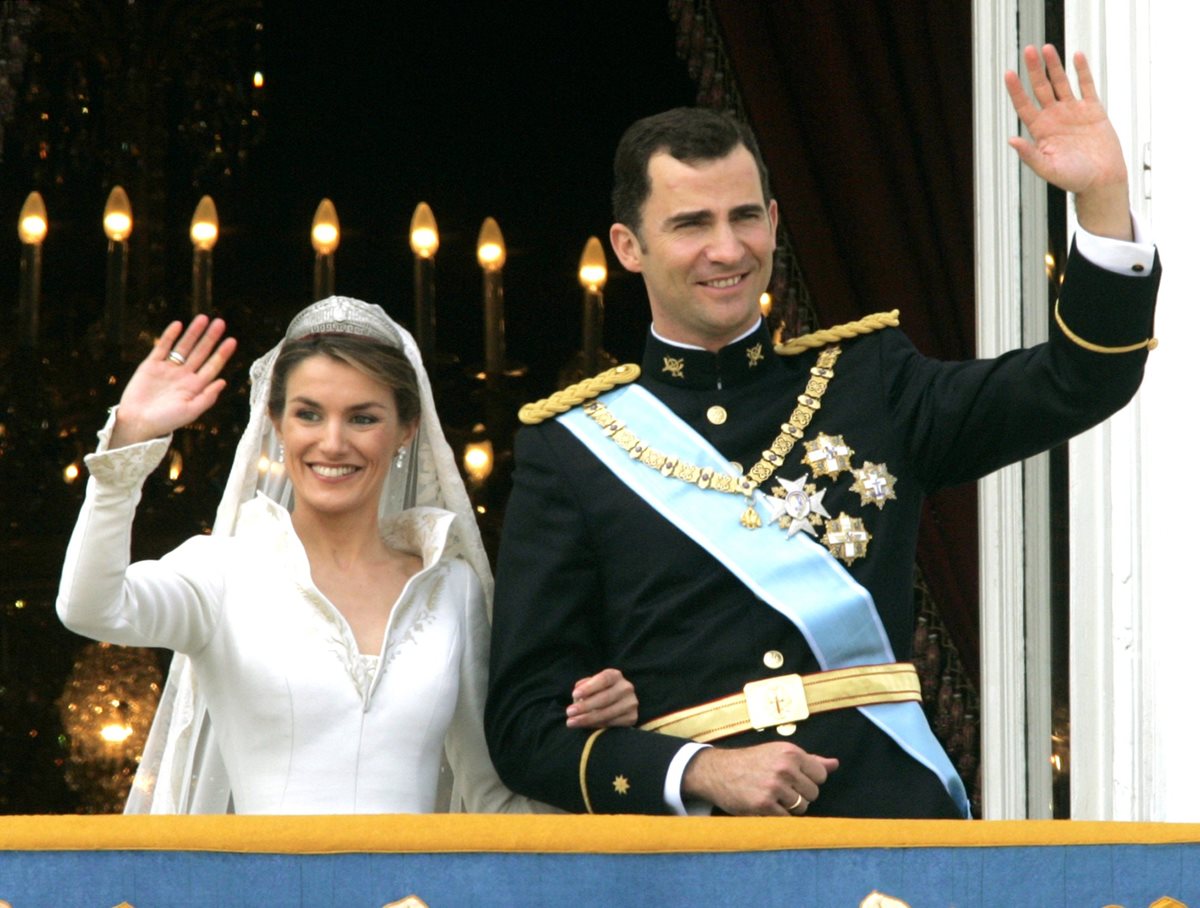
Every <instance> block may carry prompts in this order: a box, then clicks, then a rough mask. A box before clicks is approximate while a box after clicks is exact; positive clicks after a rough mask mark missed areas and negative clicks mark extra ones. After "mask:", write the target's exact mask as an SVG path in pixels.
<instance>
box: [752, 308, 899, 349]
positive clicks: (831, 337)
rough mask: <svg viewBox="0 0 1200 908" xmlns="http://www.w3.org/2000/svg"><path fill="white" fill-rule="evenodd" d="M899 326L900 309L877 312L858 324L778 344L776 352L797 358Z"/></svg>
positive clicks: (837, 326) (826, 329)
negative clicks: (800, 355)
mask: <svg viewBox="0 0 1200 908" xmlns="http://www.w3.org/2000/svg"><path fill="white" fill-rule="evenodd" d="M899 326H900V310H899V309H893V310H892V311H891V312H876V313H874V314H873V315H868V316H864V317H863V318H860V319H859V320H858V321H856V322H847V323H846V324H844V325H835V326H834V327H832V328H823V329H822V330H820V331H813V332H812V333H811V334H801V335H800V336H799V337H793V338H792V339H791V340H788V341H784V342H783V343H782V344H776V345H775V352H776V353H778V354H779V355H780V356H795V355H796V354H798V353H803V352H804V351H805V350H813V349H815V348H817V347H824V346H825V345H826V344H833V343H837V342H838V341H844V340H849V339H850V338H852V337H858V336H859V335H861V334H871V333H872V332H875V331H882V330H883V329H884V328H898V327H899Z"/></svg>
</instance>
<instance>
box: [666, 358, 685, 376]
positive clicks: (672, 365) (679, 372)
mask: <svg viewBox="0 0 1200 908" xmlns="http://www.w3.org/2000/svg"><path fill="white" fill-rule="evenodd" d="M662 370H663V371H664V372H666V373H667V374H668V375H670V376H672V377H673V378H683V357H682V356H664V357H663V367H662Z"/></svg>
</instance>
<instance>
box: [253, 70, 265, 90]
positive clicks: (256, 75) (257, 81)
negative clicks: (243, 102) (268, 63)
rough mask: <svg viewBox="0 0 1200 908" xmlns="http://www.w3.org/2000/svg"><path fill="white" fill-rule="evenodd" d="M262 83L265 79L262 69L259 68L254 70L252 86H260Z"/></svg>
mask: <svg viewBox="0 0 1200 908" xmlns="http://www.w3.org/2000/svg"><path fill="white" fill-rule="evenodd" d="M264 84H266V80H265V79H264V78H263V74H262V71H261V70H258V71H256V72H255V73H254V87H255V88H262V87H263V85H264Z"/></svg>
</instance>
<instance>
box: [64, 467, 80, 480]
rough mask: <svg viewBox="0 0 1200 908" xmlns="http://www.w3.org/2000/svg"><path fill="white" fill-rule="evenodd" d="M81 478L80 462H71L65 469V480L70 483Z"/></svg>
mask: <svg viewBox="0 0 1200 908" xmlns="http://www.w3.org/2000/svg"><path fill="white" fill-rule="evenodd" d="M78 478H79V464H77V463H69V464H67V465H66V467H65V468H64V469H63V482H65V483H66V484H67V485H70V484H71V483H73V482H74V481H75V480H77V479H78Z"/></svg>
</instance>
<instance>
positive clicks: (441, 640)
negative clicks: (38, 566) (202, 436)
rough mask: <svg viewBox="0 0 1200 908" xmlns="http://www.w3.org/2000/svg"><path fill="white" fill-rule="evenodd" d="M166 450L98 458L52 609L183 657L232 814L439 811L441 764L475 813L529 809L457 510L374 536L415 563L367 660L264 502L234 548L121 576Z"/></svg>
mask: <svg viewBox="0 0 1200 908" xmlns="http://www.w3.org/2000/svg"><path fill="white" fill-rule="evenodd" d="M165 447H166V445H165V440H158V441H154V442H148V443H145V444H142V445H134V446H130V448H122V449H119V450H116V451H112V452H104V453H99V454H95V455H90V457H89V467H90V469H91V471H92V478H91V479H90V480H89V488H88V493H87V498H86V501H85V504H84V507H83V511H82V513H81V515H80V518H79V522H78V524H77V526H76V530H75V534H74V535H73V537H72V541H71V545H70V547H69V550H68V554H67V563H66V568H65V570H64V575H63V585H62V588H61V590H60V596H59V603H58V608H59V614H60V616H61V617H62V618H63V620H64V623H66V624H67V625H68V626H69V627H71V628H72V629H74V630H76V631H78V632H80V633H83V634H87V635H88V636H92V637H96V638H98V639H103V640H107V641H110V642H113V643H119V644H124V645H133V646H160V647H167V648H170V649H174V650H176V651H178V652H182V653H186V654H187V655H189V656H190V657H191V658H192V660H193V661H194V664H195V670H196V677H197V682H198V685H199V688H200V689H201V690H202V691H203V693H204V695H205V698H206V701H207V704H208V709H209V713H210V716H211V721H212V729H213V733H214V734H215V735H216V738H217V743H218V747H219V750H220V752H221V756H222V758H223V761H224V763H225V767H226V769H227V771H228V774H229V779H230V782H231V786H232V798H233V806H234V810H235V812H237V813H257V814H300V813H408V812H427V811H432V810H434V809H435V802H436V796H437V790H438V783H439V773H440V770H441V766H442V763H443V753H444V754H445V756H446V758H447V759H448V761H449V764H450V766H451V768H452V769H453V771H454V773H455V778H456V781H457V783H458V785H459V786H460V789H461V790H462V791H463V792H464V794H465V799H466V801H465V807H466V808H467V809H469V810H504V809H528V804H527V802H525V800H524V799H517V798H515V797H514V796H513V795H512V794H511V793H510V792H509V791H508V790H507V789H505V788H504V787H503V785H502V784H501V783H500V781H499V779H498V777H497V776H496V774H495V770H494V769H493V768H492V765H491V762H490V759H489V758H488V755H487V749H486V746H485V744H484V740H483V735H482V727H481V725H482V712H483V697H484V689H485V686H486V677H487V655H488V648H487V647H488V633H489V629H488V622H487V616H486V612H485V607H484V603H483V595H482V592H481V590H480V585H479V581H478V579H477V578H476V576H475V574H474V572H473V571H472V570H471V568H470V567H469V566H468V565H467V564H466V562H465V561H463V560H461V559H458V558H454V557H450V556H449V555H448V554H447V553H446V551H445V547H446V542H447V535H448V531H449V527H450V524H451V522H452V521H453V519H454V516H453V515H452V514H451V513H450V512H447V511H442V510H439V509H435V508H414V509H412V510H409V511H406V512H404V514H403V515H402V516H401V517H400V518H398V519H397V520H396V521H395V522H394V523H393V524H392V525H390V526H387V527H385V528H383V531H384V539H385V540H386V541H387V542H388V544H389V545H391V546H393V547H395V548H399V549H402V550H404V551H408V552H413V553H417V554H419V555H421V557H422V558H423V561H424V567H423V569H422V570H421V571H420V572H419V573H418V574H416V575H415V576H414V577H413V578H412V579H411V580H410V581H409V583H408V584H407V586H406V587H405V589H404V591H403V592H402V593H401V595H400V597H399V598H398V599H397V600H396V602H395V603H394V605H393V606H392V610H391V614H390V617H389V619H388V623H387V627H386V631H385V635H384V639H383V642H382V645H381V647H380V653H379V654H378V655H377V656H376V655H369V654H368V655H364V654H362V653H360V652H359V650H358V646H357V643H356V641H355V638H354V634H353V632H352V631H351V628H350V625H349V623H348V622H347V621H346V620H345V618H343V616H342V615H341V613H340V612H338V610H337V609H336V608H335V607H334V606H333V604H332V603H331V602H330V601H329V600H328V599H327V598H326V597H325V596H324V595H323V594H322V593H321V592H320V591H319V590H318V589H317V588H316V586H315V585H314V583H313V581H312V578H311V572H310V570H309V565H308V560H307V557H306V554H305V551H304V548H303V546H302V544H301V543H300V540H299V538H298V537H297V536H296V534H295V532H294V531H293V529H292V525H291V518H290V515H289V513H288V512H287V511H286V510H285V509H284V508H282V507H280V506H279V505H277V504H275V503H274V502H272V501H270V500H269V499H266V498H262V497H260V498H258V499H256V500H254V501H252V502H249V503H247V504H246V505H244V506H243V507H242V509H241V512H240V514H239V518H238V525H237V529H236V532H235V535H233V536H228V537H221V538H216V537H210V536H199V537H195V538H193V539H190V540H188V541H187V542H185V543H184V544H183V545H181V546H180V547H179V548H177V549H175V550H174V551H173V552H171V553H169V554H168V555H167V556H165V557H164V558H162V559H161V560H159V561H145V562H138V563H135V564H132V565H128V566H127V561H126V560H125V559H126V558H127V553H128V548H129V534H130V524H131V522H132V518H133V513H134V509H135V507H136V504H137V500H138V498H139V497H140V487H141V483H142V481H143V480H144V477H145V476H146V475H147V474H148V472H149V470H150V469H153V467H154V465H155V464H156V463H157V462H158V460H159V458H160V457H161V454H162V451H164V450H165ZM118 553H126V554H125V555H124V556H123V557H122V556H119V555H118Z"/></svg>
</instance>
